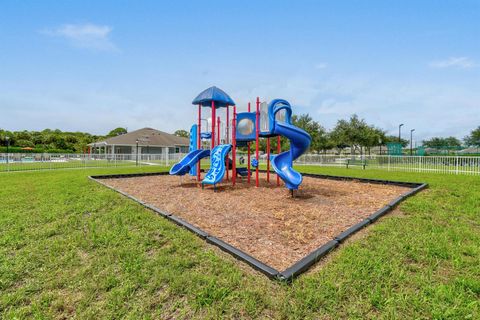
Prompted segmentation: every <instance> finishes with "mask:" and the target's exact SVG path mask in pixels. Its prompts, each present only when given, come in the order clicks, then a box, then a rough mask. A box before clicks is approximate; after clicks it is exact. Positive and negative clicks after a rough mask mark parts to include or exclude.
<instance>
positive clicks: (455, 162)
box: [0, 153, 480, 175]
mask: <svg viewBox="0 0 480 320" xmlns="http://www.w3.org/2000/svg"><path fill="white" fill-rule="evenodd" d="M184 156H185V154H181V153H176V154H168V155H167V154H139V155H138V156H137V155H135V154H116V155H111V154H92V155H88V154H46V153H44V154H20V153H10V154H8V155H7V154H5V153H3V154H1V153H0V172H11V171H26V170H49V169H67V168H99V167H135V166H166V167H169V166H172V165H173V164H175V163H177V162H178V161H179V160H180V159H181V158H183V157H184ZM241 157H242V158H243V159H240V158H241ZM246 159H247V156H246V155H245V154H238V156H237V161H238V160H241V161H239V162H241V163H243V164H240V166H246V163H245V162H246ZM252 159H253V155H252ZM347 160H350V162H352V160H355V161H354V163H353V165H354V166H358V165H359V164H361V162H362V161H366V169H370V168H372V169H382V170H388V171H409V172H432V173H444V174H468V175H480V157H467V156H465V157H464V156H425V157H422V156H377V155H372V156H363V157H360V156H356V157H352V156H342V155H319V154H305V155H302V156H301V157H300V158H298V159H297V160H296V161H295V165H297V166H302V165H312V166H336V167H346V163H347ZM206 162H207V161H205V162H204V163H206ZM260 163H261V164H265V163H266V156H265V155H262V156H260Z"/></svg>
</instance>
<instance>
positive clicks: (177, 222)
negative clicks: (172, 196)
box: [166, 214, 208, 239]
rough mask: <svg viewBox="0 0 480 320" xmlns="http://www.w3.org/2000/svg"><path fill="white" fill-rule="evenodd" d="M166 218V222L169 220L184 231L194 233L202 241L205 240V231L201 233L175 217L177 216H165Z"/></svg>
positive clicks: (206, 235)
mask: <svg viewBox="0 0 480 320" xmlns="http://www.w3.org/2000/svg"><path fill="white" fill-rule="evenodd" d="M166 218H167V219H168V220H171V221H173V222H175V223H176V224H177V225H179V226H182V227H184V228H185V229H187V230H189V231H191V232H193V233H195V234H196V235H197V236H199V237H200V238H202V239H205V238H206V237H208V233H206V232H205V231H203V230H202V229H200V228H197V227H195V226H194V225H193V224H191V223H188V222H187V221H185V220H183V219H182V218H180V217H177V216H175V215H173V214H172V215H169V216H167V217H166Z"/></svg>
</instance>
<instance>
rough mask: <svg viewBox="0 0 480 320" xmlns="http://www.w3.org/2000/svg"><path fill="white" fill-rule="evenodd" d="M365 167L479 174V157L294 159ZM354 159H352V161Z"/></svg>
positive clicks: (330, 157) (310, 157)
mask: <svg viewBox="0 0 480 320" xmlns="http://www.w3.org/2000/svg"><path fill="white" fill-rule="evenodd" d="M348 160H350V163H352V162H353V165H356V166H358V165H359V164H360V163H361V162H362V161H365V162H366V168H367V169H368V168H373V169H383V170H388V171H409V172H434V173H444V174H468V175H480V157H467V156H383V155H382V156H379V155H371V156H362V157H360V156H353V157H352V156H341V155H317V154H305V155H302V156H301V157H300V158H298V159H297V160H296V161H295V164H297V165H320V166H340V167H346V164H347V161H348ZM352 160H354V161H352Z"/></svg>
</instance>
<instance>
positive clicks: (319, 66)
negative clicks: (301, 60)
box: [315, 62, 328, 70]
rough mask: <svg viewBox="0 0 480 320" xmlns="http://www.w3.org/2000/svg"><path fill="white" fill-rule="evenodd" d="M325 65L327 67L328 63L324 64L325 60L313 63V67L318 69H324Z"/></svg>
mask: <svg viewBox="0 0 480 320" xmlns="http://www.w3.org/2000/svg"><path fill="white" fill-rule="evenodd" d="M326 67H328V64H326V63H325V62H320V63H317V64H316V65H315V69H318V70H321V69H325V68H326Z"/></svg>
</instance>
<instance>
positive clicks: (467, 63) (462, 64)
mask: <svg viewBox="0 0 480 320" xmlns="http://www.w3.org/2000/svg"><path fill="white" fill-rule="evenodd" d="M428 65H429V66H430V67H431V68H437V69H443V68H458V69H471V68H475V67H477V66H478V65H477V64H476V63H475V62H474V61H473V60H472V59H470V58H468V57H450V58H448V59H446V60H436V61H432V62H430V63H429V64H428Z"/></svg>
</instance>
